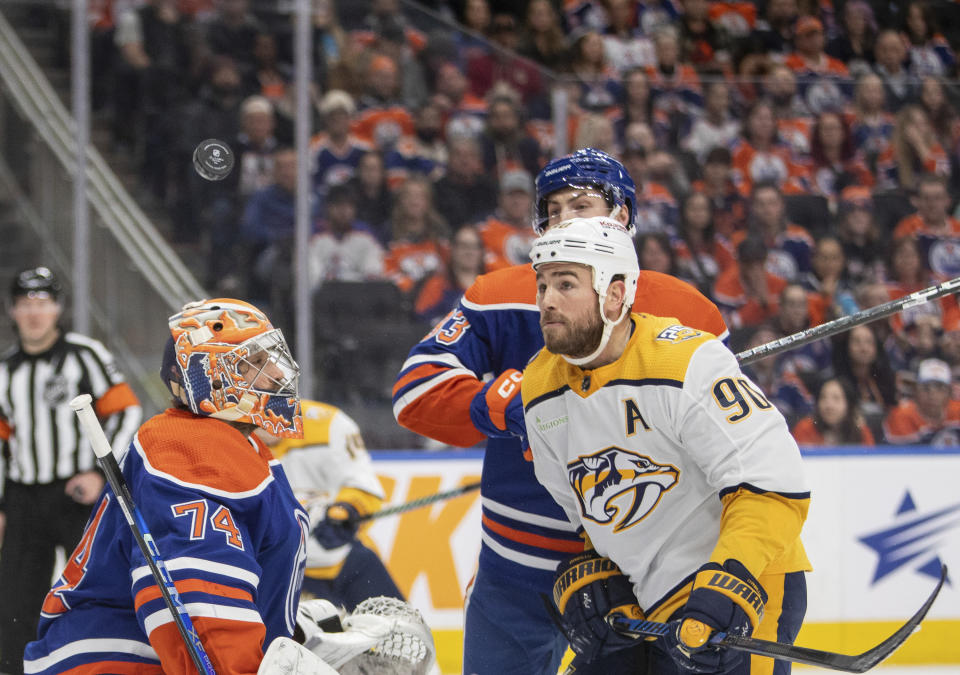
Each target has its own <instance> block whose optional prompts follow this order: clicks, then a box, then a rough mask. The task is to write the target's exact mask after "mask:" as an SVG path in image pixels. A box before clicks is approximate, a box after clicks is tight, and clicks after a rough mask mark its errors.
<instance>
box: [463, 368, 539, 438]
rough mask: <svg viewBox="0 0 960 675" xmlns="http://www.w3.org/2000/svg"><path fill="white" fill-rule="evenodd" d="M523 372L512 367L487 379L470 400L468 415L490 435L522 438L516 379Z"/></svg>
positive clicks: (480, 428)
mask: <svg viewBox="0 0 960 675" xmlns="http://www.w3.org/2000/svg"><path fill="white" fill-rule="evenodd" d="M522 381H523V373H521V372H520V371H519V370H516V369H515V368H510V369H509V370H506V371H504V372H503V373H501V374H500V376H499V377H497V378H496V379H494V380H492V381H490V382H487V383H486V384H485V385H484V386H483V389H481V390H480V391H479V392H478V393H477V394H476V395H475V396H474V397H473V401H472V402H471V403H470V419H472V420H473V423H474V425H476V427H477V429H479V430H480V431H482V432H483V433H484V434H485V435H486V436H488V437H490V438H511V437H517V438H520V439H524V442H526V441H525V439H526V436H527V427H526V425H525V423H524V421H523V400H522V399H521V398H520V383H521V382H522Z"/></svg>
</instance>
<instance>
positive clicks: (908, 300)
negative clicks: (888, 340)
mask: <svg viewBox="0 0 960 675" xmlns="http://www.w3.org/2000/svg"><path fill="white" fill-rule="evenodd" d="M957 291H960V277H957V278H956V279H951V280H950V281H944V282H943V283H942V284H937V285H936V286H930V287H929V288H924V289H922V290H919V291H916V292H914V293H911V294H910V295H905V296H903V297H902V298H897V299H896V300H891V301H890V302H885V303H883V304H882V305H877V306H876V307H869V308H867V309H865V310H863V311H862V312H857V313H856V314H851V315H850V316H841V317H840V318H839V319H834V320H833V321H828V322H827V323H824V324H820V325H819V326H814V327H812V328H807V329H806V330H802V331H799V332H797V333H793V334H792V335H787V336H786V337H782V338H779V339H777V340H773V341H771V342H767V343H766V344H762V345H758V346H756V347H753V348H751V349H747V350H744V351H742V352H740V353H739V354H737V360H738V361H739V362H740V365H741V366H746V365H749V364H751V363H753V362H754V361H759V360H760V359H765V358H767V357H768V356H773V355H774V354H779V353H780V352H783V351H786V350H788V349H793V348H794V347H799V346H800V345H805V344H807V343H808V342H814V341H816V340H822V339H823V338H826V337H830V336H831V335H836V334H837V333H842V332H843V331H845V330H850V329H851V328H853V327H855V326H859V325H861V324H865V323H870V322H871V321H877V320H878V319H882V318H884V317H887V316H890V315H891V314H896V313H897V312H901V311H903V310H905V309H908V308H910V307H914V306H916V305H922V304H924V303H926V302H930V301H931V300H936V299H937V298H941V297H943V296H945V295H950V294H952V293H956V292H957Z"/></svg>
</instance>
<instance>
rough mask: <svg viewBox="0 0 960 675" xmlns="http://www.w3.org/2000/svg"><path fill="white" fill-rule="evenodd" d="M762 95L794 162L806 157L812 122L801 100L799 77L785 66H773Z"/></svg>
mask: <svg viewBox="0 0 960 675" xmlns="http://www.w3.org/2000/svg"><path fill="white" fill-rule="evenodd" d="M763 91H764V94H765V96H766V97H767V100H768V101H769V102H770V104H771V105H772V106H773V115H774V118H775V119H776V120H777V136H778V138H779V139H780V140H781V141H782V142H783V143H785V144H786V145H787V147H789V148H790V150H791V152H792V153H793V155H794V157H795V158H798V159H802V158H805V157H807V155H809V154H810V132H811V127H812V125H813V120H812V118H811V117H810V108H809V107H808V106H807V104H806V102H805V101H804V99H803V97H801V96H800V93H799V87H798V86H797V76H796V74H795V73H794V72H793V71H792V70H790V68H788V67H787V66H785V65H784V64H782V63H776V64H773V65H771V66H770V70H769V72H768V73H767V75H766V76H765V77H764V78H763Z"/></svg>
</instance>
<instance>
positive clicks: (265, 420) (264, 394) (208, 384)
mask: <svg viewBox="0 0 960 675" xmlns="http://www.w3.org/2000/svg"><path fill="white" fill-rule="evenodd" d="M168 323H169V326H170V339H169V340H168V341H167V346H166V349H165V350H164V354H163V366H162V367H161V371H160V375H161V377H162V378H163V381H164V383H165V384H166V385H167V388H168V389H169V390H170V393H171V394H173V396H174V398H176V399H177V400H178V401H182V402H183V404H184V405H186V406H187V407H188V408H189V409H190V410H191V411H193V412H194V413H195V414H197V415H206V416H209V417H216V418H217V419H221V420H226V421H229V422H246V423H249V424H255V425H257V426H258V427H261V428H262V429H265V430H266V431H268V432H270V433H271V434H274V435H276V436H286V437H288V438H300V437H302V435H303V419H302V417H301V416H300V397H299V393H298V390H297V381H298V378H299V375H300V368H299V366H297V364H296V362H295V361H294V360H293V357H292V356H291V355H290V349H289V348H288V347H287V342H286V340H284V338H283V333H281V332H280V330H278V329H276V328H274V327H273V325H272V324H271V323H270V321H269V319H267V317H266V315H264V313H263V312H261V311H260V310H259V309H257V308H256V307H254V306H253V305H251V304H249V303H246V302H243V301H242V300H232V299H229V298H216V299H214V300H201V301H198V302H192V303H189V304H187V305H184V307H183V310H182V311H181V312H180V313H179V314H176V315H174V316H172V317H170V319H169V320H168Z"/></svg>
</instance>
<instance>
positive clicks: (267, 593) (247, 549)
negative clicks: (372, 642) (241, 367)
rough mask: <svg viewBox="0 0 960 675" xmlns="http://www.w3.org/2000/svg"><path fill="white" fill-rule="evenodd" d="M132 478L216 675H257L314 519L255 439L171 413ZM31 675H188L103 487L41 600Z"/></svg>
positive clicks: (291, 605)
mask: <svg viewBox="0 0 960 675" xmlns="http://www.w3.org/2000/svg"><path fill="white" fill-rule="evenodd" d="M122 469H123V475H124V478H125V479H126V481H127V484H128V485H129V486H130V491H131V493H132V494H133V498H134V500H135V501H136V503H137V507H138V508H139V509H140V511H141V514H142V515H143V518H144V520H145V521H146V523H147V527H149V529H150V532H151V534H152V535H153V538H154V541H155V542H156V545H157V549H158V550H159V552H160V555H161V556H162V557H163V559H164V560H165V562H166V566H167V569H168V570H169V572H170V575H171V576H172V577H173V580H174V583H175V584H176V587H177V590H178V592H179V595H180V599H181V600H182V601H183V603H184V605H185V606H186V608H187V611H188V613H189V614H190V617H191V620H192V622H193V625H194V627H195V628H196V630H197V632H198V633H199V635H200V639H201V641H202V642H203V645H204V648H205V649H206V652H207V654H208V655H209V656H210V660H211V661H212V663H213V666H214V669H215V670H216V672H217V673H220V674H221V675H224V674H226V673H256V672H257V668H258V666H259V664H260V661H261V659H262V658H263V651H264V649H265V648H266V645H268V644H269V643H270V642H271V641H272V640H273V639H274V638H276V637H279V636H286V637H290V636H291V635H292V634H293V630H294V625H295V624H294V620H295V617H296V610H297V603H298V600H299V596H300V587H301V583H302V581H303V570H304V565H305V562H306V539H307V533H308V532H309V521H308V519H307V514H306V513H305V512H304V511H303V509H302V508H301V506H300V504H299V503H298V502H297V500H296V499H294V496H293V492H292V490H291V489H290V485H289V484H288V483H287V479H286V477H285V476H284V473H283V469H282V468H281V467H280V463H279V461H277V460H275V459H274V458H273V456H272V455H271V454H270V451H269V450H268V449H267V448H266V446H265V445H263V444H262V443H261V442H260V441H259V440H256V439H253V438H250V439H248V438H247V437H246V436H244V435H243V434H241V433H240V432H239V431H237V430H236V429H235V428H233V427H232V426H230V425H228V424H226V423H225V422H221V421H219V420H216V419H213V418H210V417H197V416H195V415H193V414H191V413H189V412H186V411H182V410H173V409H171V410H167V411H166V412H164V413H162V414H160V415H157V416H155V417H153V418H151V419H150V420H148V421H147V422H146V423H145V424H144V425H143V426H141V427H140V430H139V431H138V432H137V435H136V437H135V438H134V440H133V442H131V444H130V447H129V450H128V451H127V453H126V456H125V457H124V458H123V462H122ZM38 634H39V638H38V640H37V641H35V642H31V643H30V644H29V645H27V649H26V653H25V657H24V670H25V672H27V673H34V674H44V675H46V674H52V673H65V672H68V673H71V674H73V675H93V674H95V673H118V674H121V675H146V674H148V673H149V674H151V675H153V674H156V673H187V672H194V668H193V665H192V663H191V661H190V656H189V654H188V652H187V649H186V647H185V645H184V643H183V640H181V638H180V635H179V633H178V632H177V628H176V625H175V624H174V622H173V617H172V615H171V614H170V612H169V611H168V610H167V608H166V606H165V605H164V602H163V598H162V597H161V595H160V589H159V588H158V587H157V585H156V583H155V582H154V580H153V577H152V575H151V574H150V570H149V567H148V566H147V563H146V561H145V559H144V557H143V556H142V554H141V552H140V549H139V548H138V546H137V543H136V541H135V540H134V538H133V534H132V533H131V531H130V528H129V526H128V525H127V522H126V520H125V519H124V517H123V514H122V512H121V510H120V507H119V506H118V504H117V501H116V496H115V495H114V493H113V491H112V490H111V489H110V488H109V486H108V487H107V488H106V489H105V490H104V492H103V493H102V494H101V495H100V499H99V501H98V502H97V504H96V505H95V507H94V509H93V514H92V515H91V517H90V520H89V522H88V523H87V528H86V530H85V531H84V534H83V537H82V538H81V540H80V543H79V544H78V545H77V548H76V550H74V552H73V553H72V554H71V556H70V558H69V560H68V561H67V565H66V568H65V569H64V571H63V573H62V574H61V576H60V578H59V579H58V580H57V582H56V583H55V584H54V586H53V588H52V589H51V590H50V592H49V593H48V594H47V597H46V599H45V600H44V603H43V608H42V611H41V619H40V626H39V630H38Z"/></svg>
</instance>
